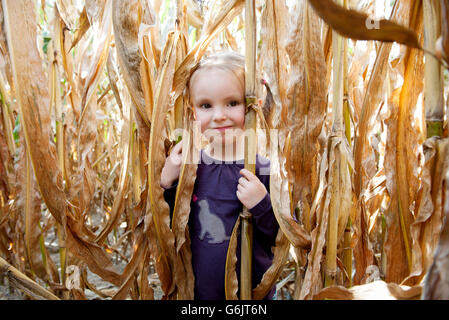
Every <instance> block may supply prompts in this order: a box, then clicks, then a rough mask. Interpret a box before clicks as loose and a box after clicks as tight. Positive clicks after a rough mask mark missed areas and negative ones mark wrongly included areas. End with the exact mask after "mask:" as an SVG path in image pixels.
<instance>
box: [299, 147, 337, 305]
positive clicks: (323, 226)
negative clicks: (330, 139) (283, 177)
mask: <svg viewBox="0 0 449 320" xmlns="http://www.w3.org/2000/svg"><path fill="white" fill-rule="evenodd" d="M328 165H329V163H328V150H327V149H325V150H324V153H323V157H322V159H321V163H320V170H319V172H320V181H322V182H321V183H323V184H324V181H326V179H325V175H326V172H327V171H328ZM326 183H327V181H326ZM322 187H323V192H324V190H327V185H326V186H324V185H323V186H322ZM324 188H325V189H324ZM319 189H321V188H319ZM319 194H320V193H318V192H317V195H316V196H315V199H314V204H313V206H312V208H314V207H317V206H318V204H319V207H318V209H317V212H316V220H317V223H316V227H315V228H314V229H313V230H312V232H311V239H312V247H311V249H310V252H309V254H308V256H307V261H308V264H307V270H306V273H305V276H304V280H303V283H302V286H301V288H300V294H299V299H310V298H311V297H312V296H313V295H314V294H315V293H316V292H317V288H318V289H321V287H322V280H321V272H320V271H321V259H322V257H323V248H324V246H325V244H326V232H327V226H328V219H329V202H330V193H329V192H326V194H325V195H324V196H320V197H319V198H318V195H319ZM313 210H315V209H313Z"/></svg>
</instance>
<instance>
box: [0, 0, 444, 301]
mask: <svg viewBox="0 0 449 320" xmlns="http://www.w3.org/2000/svg"><path fill="white" fill-rule="evenodd" d="M336 5H340V6H336ZM344 6H346V7H347V8H350V9H352V10H345V9H344V8H343V7H344ZM448 10H449V1H447V0H441V1H436V0H435V1H434V0H422V1H418V0H416V1H413V0H396V1H383V0H360V1H358V0H348V1H346V0H345V1H343V0H338V1H335V2H333V1H330V0H326V1H324V0H320V1H318V0H309V1H306V0H299V1H289V0H276V1H274V0H257V1H256V13H257V21H258V22H257V27H256V28H257V29H256V30H257V34H258V50H257V57H256V58H257V60H256V61H257V73H258V76H257V78H258V82H259V81H260V80H261V79H264V81H265V83H266V84H267V86H263V85H262V84H261V83H259V85H258V87H257V92H258V96H259V97H260V98H261V99H265V97H266V99H265V101H264V106H263V108H262V110H261V111H263V112H260V113H259V120H260V121H259V125H260V128H264V126H263V123H264V121H266V123H267V125H268V128H270V129H271V130H272V131H265V133H267V134H264V133H263V132H262V131H261V132H262V133H261V134H260V135H259V144H258V148H259V152H260V153H261V154H263V155H265V156H268V157H269V158H270V159H271V164H272V175H271V181H270V184H271V185H270V189H271V198H272V203H273V208H274V212H275V215H276V218H277V220H278V222H279V224H280V227H281V229H280V232H279V234H278V237H277V241H276V247H275V248H274V252H275V259H274V262H273V266H272V267H271V268H270V269H269V270H268V271H267V273H266V274H265V276H264V278H263V280H262V283H261V284H259V285H258V286H257V288H256V289H254V290H253V298H255V299H259V298H261V297H263V296H264V295H265V294H266V292H267V290H269V288H270V287H271V286H272V285H273V284H277V288H278V298H280V299H324V298H331V299H375V298H382V299H390V298H392V299H414V298H425V299H429V298H430V299H439V298H440V299H441V298H443V299H449V284H448V282H447V278H448V277H447V275H448V271H447V270H449V269H448V267H447V266H448V263H449V261H448V260H447V256H448V255H447V254H446V252H447V250H448V248H449V242H448V238H447V234H448V231H449V221H447V219H445V217H446V216H447V215H448V214H449V202H448V201H446V200H447V199H448V198H449V190H448V188H449V183H448V179H449V145H448V143H449V141H448V138H447V135H448V130H447V128H448V127H447V119H448V106H447V104H448V82H449V81H448V70H447V65H448V63H449V36H448V30H449V27H448V21H449V20H448V19H449V11H448ZM0 19H1V21H0V93H1V121H0V160H1V161H0V257H1V260H0V262H1V265H0V270H1V273H0V283H3V284H7V285H9V286H10V287H11V288H18V289H20V292H22V293H23V294H24V296H23V297H24V298H32V299H58V298H63V299H93V298H100V299H109V298H112V299H126V298H128V299H161V298H162V299H192V298H193V283H194V282H193V271H192V267H191V253H190V249H189V244H190V238H189V232H188V228H187V221H188V215H189V210H190V198H191V194H192V191H193V185H194V182H195V176H196V174H195V172H196V166H195V165H190V164H188V165H185V166H183V167H182V170H181V176H180V181H179V186H178V191H177V199H176V204H175V211H174V216H173V221H172V222H171V224H170V219H169V208H168V205H167V203H165V201H164V199H163V190H162V188H161V187H160V186H159V179H160V173H161V170H162V166H163V163H164V161H165V158H166V155H167V154H168V152H169V150H170V147H171V146H172V144H173V141H174V140H176V139H177V137H176V136H173V133H175V132H176V129H179V128H190V125H191V123H192V118H193V115H192V110H191V109H190V108H189V107H188V104H187V102H186V100H185V97H184V95H183V93H184V88H185V84H186V80H187V79H188V76H189V74H190V71H191V69H192V67H193V66H194V64H195V63H196V62H197V61H198V60H199V59H201V57H202V56H203V55H204V54H205V53H206V52H208V51H216V50H221V49H232V50H236V51H239V52H242V53H244V50H245V42H244V38H245V34H244V24H245V21H244V1H243V0H231V1H220V0H217V1H194V0H177V1H169V0H165V1H163V0H153V1H146V0H128V1H120V0H79V1H77V0H35V1H32V0H3V1H2V2H1V6H0ZM382 19H383V20H382ZM376 23H378V24H377V25H376ZM370 25H374V26H375V28H367V26H370ZM329 26H331V27H332V28H330V27H329ZM333 30H335V31H333ZM337 32H338V33H337ZM342 36H344V37H348V38H352V39H353V40H350V39H348V38H344V37H342ZM364 40H370V41H364ZM373 40H382V41H373ZM392 41H393V42H392ZM420 48H425V50H421V49H420ZM433 54H436V56H438V58H439V60H437V59H436V58H435V56H434V55H433ZM444 61H445V62H444ZM262 117H264V119H262ZM273 129H276V130H273ZM273 132H275V133H276V134H273ZM193 138H194V135H193V134H186V135H184V136H183V139H185V140H186V141H187V142H188V143H189V145H190V146H191V145H192V139H193ZM191 152H192V150H191V149H190V154H191ZM187 156H188V155H187ZM440 235H441V236H440ZM231 247H232V248H234V246H231ZM233 250H235V248H234V249H233ZM226 267H227V269H228V270H227V271H228V272H227V274H228V275H229V277H230V278H229V279H227V284H228V286H227V288H226V290H227V297H228V298H230V299H232V298H237V297H236V295H235V292H236V291H237V285H238V284H237V280H236V279H235V278H232V272H233V270H234V268H235V264H233V263H229V264H227V266H226ZM427 274H428V276H427V277H426V275H427ZM74 276H76V277H74ZM423 289H424V290H423ZM11 290H12V289H11Z"/></svg>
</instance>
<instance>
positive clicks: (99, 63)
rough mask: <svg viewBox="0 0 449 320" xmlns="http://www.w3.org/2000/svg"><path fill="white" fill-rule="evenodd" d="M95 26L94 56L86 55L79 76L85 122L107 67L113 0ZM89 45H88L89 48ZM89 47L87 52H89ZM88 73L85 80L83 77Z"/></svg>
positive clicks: (105, 4)
mask: <svg viewBox="0 0 449 320" xmlns="http://www.w3.org/2000/svg"><path fill="white" fill-rule="evenodd" d="M95 26H97V25H94V29H93V33H94V34H95V37H96V38H97V39H98V40H97V41H95V42H94V48H93V50H92V51H93V56H92V57H89V56H88V55H86V52H85V53H84V61H83V63H82V64H81V65H80V69H81V70H80V72H79V74H80V75H81V77H82V83H83V89H82V93H81V106H82V112H81V119H80V122H82V121H83V115H84V113H85V110H86V108H87V105H88V104H89V102H90V99H91V98H92V95H93V93H94V92H95V91H96V90H97V84H98V81H99V80H100V76H101V74H102V71H103V68H104V66H105V65H106V62H107V58H108V55H109V44H110V41H111V37H112V35H111V33H112V0H107V1H106V2H105V3H104V13H103V16H102V17H101V20H100V21H99V23H98V27H97V28H96V27H95ZM88 45H89V44H87V46H88ZM87 46H86V48H85V50H87ZM85 73H87V76H86V77H85V78H84V77H83V75H84V74H85Z"/></svg>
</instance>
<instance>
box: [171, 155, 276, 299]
mask: <svg viewBox="0 0 449 320" xmlns="http://www.w3.org/2000/svg"><path fill="white" fill-rule="evenodd" d="M256 159H257V160H256V176H257V177H258V178H259V179H260V181H261V182H262V183H263V184H264V185H265V187H266V189H267V191H268V193H267V195H266V196H265V198H264V199H262V200H261V201H260V202H259V203H258V204H257V205H256V206H255V207H253V208H251V209H250V210H249V211H250V212H251V214H252V215H253V219H252V221H253V260H252V261H253V270H252V272H253V277H252V283H253V288H255V287H256V286H257V285H258V284H259V283H260V281H261V279H262V276H263V274H264V273H265V271H266V270H267V269H268V268H269V267H270V266H271V264H272V262H273V253H272V250H271V248H272V246H274V245H275V240H276V235H277V232H278V229H279V225H278V223H277V221H276V218H275V216H274V213H273V209H272V207H271V200H270V195H269V191H270V183H269V181H270V180H269V179H270V175H269V173H270V162H269V160H268V159H267V158H264V157H262V156H259V155H257V158H256ZM243 167H244V163H243V160H242V161H232V162H221V161H218V160H216V159H213V158H211V157H209V156H208V155H207V154H206V153H205V152H204V151H203V150H202V151H201V161H200V163H199V164H198V169H197V178H196V181H195V186H194V189H193V195H192V202H191V212H190V217H189V224H188V225H189V231H190V232H189V233H190V238H191V251H192V265H193V271H194V274H195V299H199V300H224V299H225V289H224V279H225V264H226V254H227V250H228V245H229V239H230V236H231V234H232V230H233V228H234V225H235V222H236V221H237V218H238V216H239V214H240V213H241V212H242V208H243V205H242V203H241V202H240V200H239V199H238V198H237V195H236V191H237V185H238V179H239V178H240V177H241V176H242V175H241V174H240V173H239V171H240V170H241V169H243ZM175 193H176V184H175V185H174V186H173V187H171V188H169V189H167V190H166V191H165V193H164V196H165V199H166V201H167V202H168V203H169V205H170V211H172V210H173V204H174V197H175ZM237 259H238V261H237V268H236V269H237V276H238V278H239V275H240V236H239V237H238V245H237ZM273 294H274V287H273V289H272V290H271V292H270V293H269V294H268V295H267V297H266V298H267V299H271V297H272V296H273Z"/></svg>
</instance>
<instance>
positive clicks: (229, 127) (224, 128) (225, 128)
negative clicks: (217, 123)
mask: <svg viewBox="0 0 449 320" xmlns="http://www.w3.org/2000/svg"><path fill="white" fill-rule="evenodd" d="M232 128H233V127H231V126H227V127H220V128H215V129H216V130H218V131H220V132H224V131H226V130H227V129H232Z"/></svg>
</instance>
